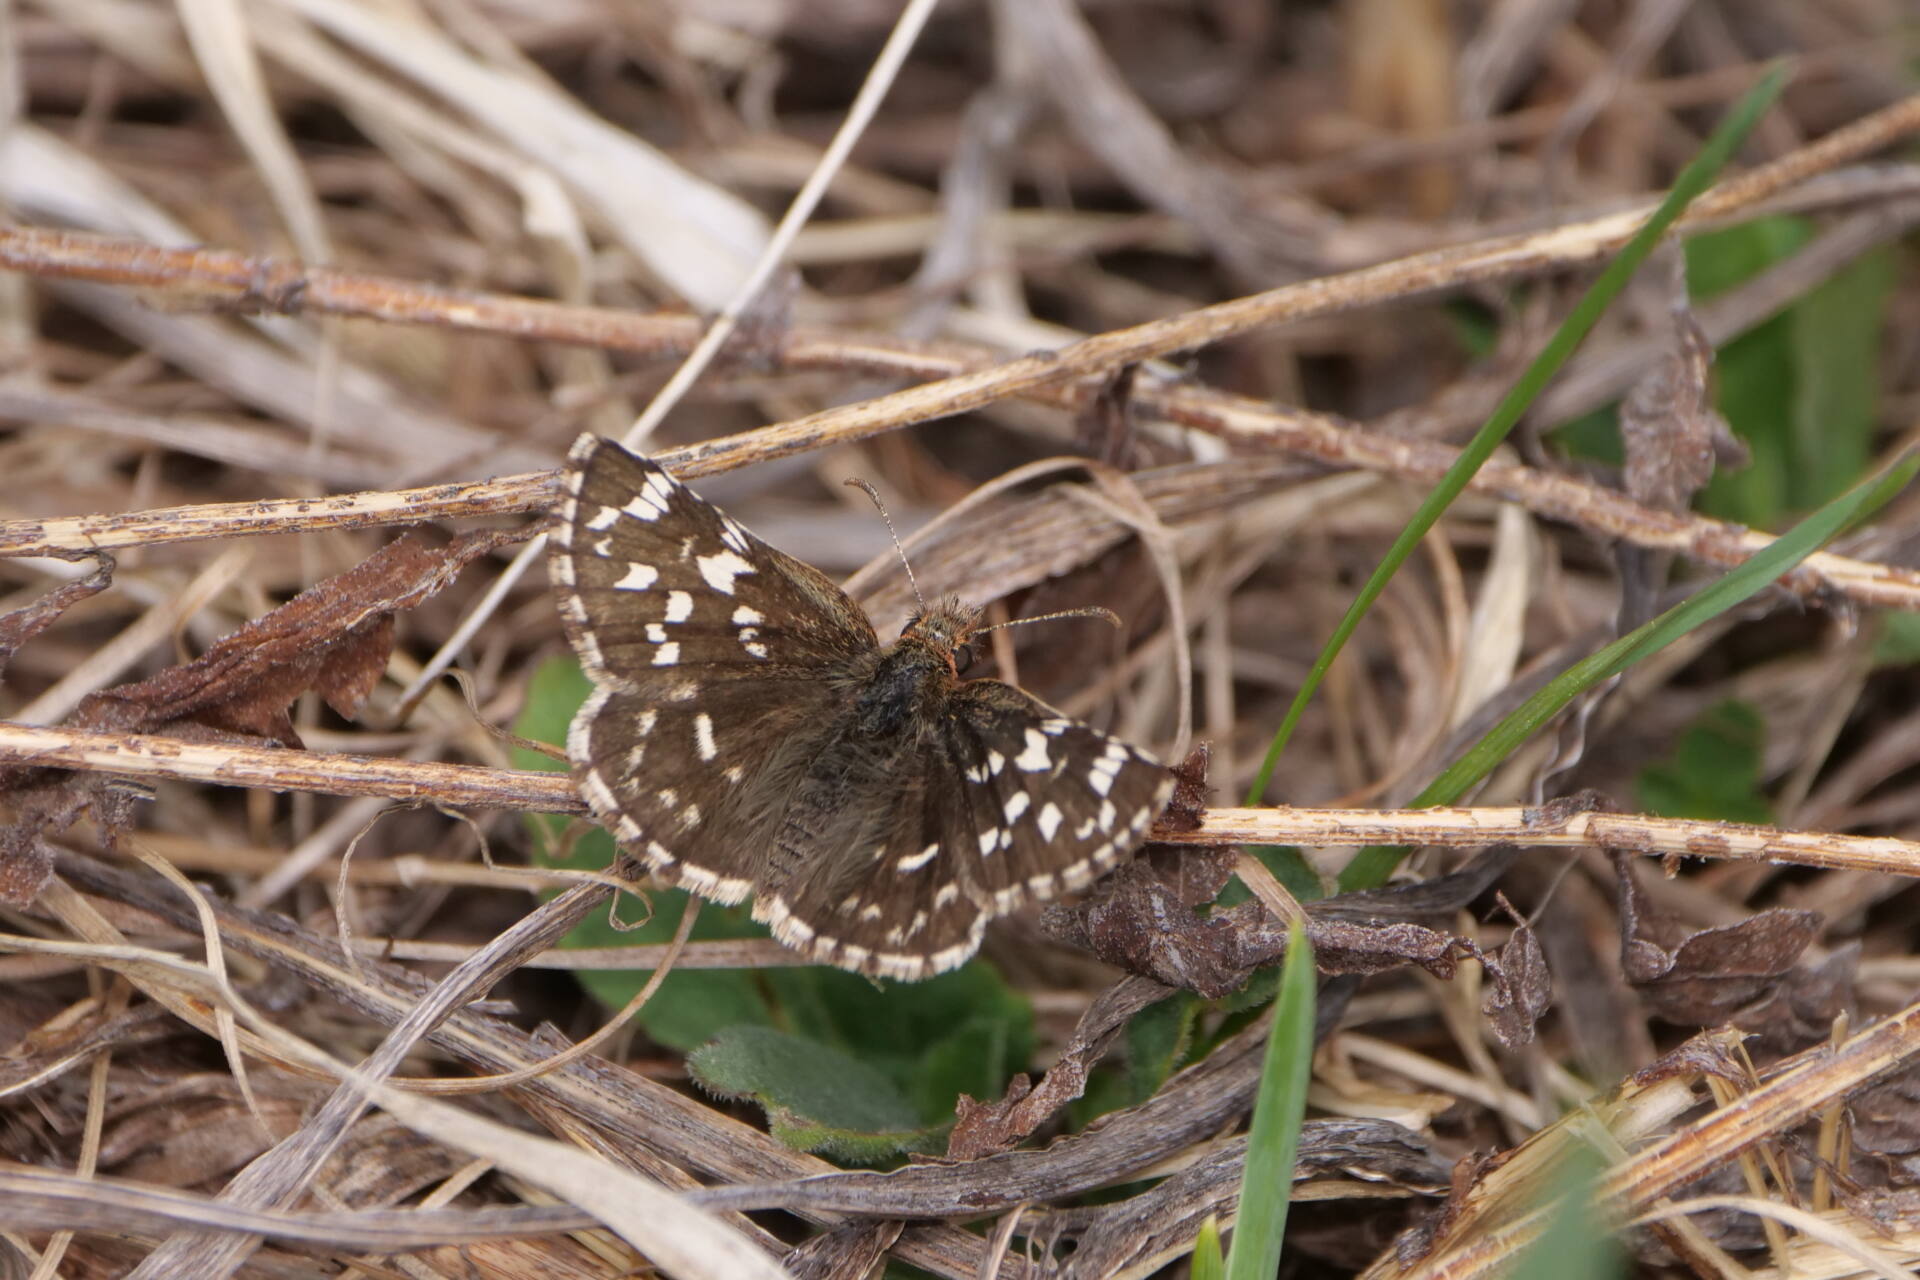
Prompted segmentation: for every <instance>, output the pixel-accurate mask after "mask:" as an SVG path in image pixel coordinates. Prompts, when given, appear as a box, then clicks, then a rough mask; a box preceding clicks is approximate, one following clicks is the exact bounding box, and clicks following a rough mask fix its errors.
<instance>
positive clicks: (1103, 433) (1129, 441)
mask: <svg viewBox="0 0 1920 1280" xmlns="http://www.w3.org/2000/svg"><path fill="white" fill-rule="evenodd" d="M1139 372H1140V366H1139V365H1137V364H1123V365H1121V366H1120V367H1119V368H1118V369H1115V370H1114V371H1113V372H1112V373H1110V374H1108V375H1107V377H1106V378H1105V380H1103V381H1102V382H1101V383H1100V386H1099V389H1098V390H1096V391H1095V392H1094V393H1093V398H1092V399H1090V400H1088V401H1087V403H1086V404H1085V405H1084V406H1082V408H1081V410H1080V412H1079V413H1078V414H1076V415H1075V416H1074V422H1073V434H1074V439H1075V441H1076V442H1077V443H1078V444H1080V445H1081V446H1082V447H1084V448H1085V449H1086V451H1087V452H1088V453H1090V454H1092V455H1093V456H1094V457H1095V458H1097V459H1099V460H1100V461H1101V462H1102V463H1104V464H1105V465H1107V466H1109V467H1113V468H1115V469H1116V470H1120V471H1131V470H1133V469H1135V468H1136V467H1141V466H1146V465H1150V463H1151V459H1150V458H1148V457H1146V456H1145V451H1144V450H1142V449H1141V447H1140V443H1141V442H1140V434H1139V430H1138V429H1137V428H1136V427H1135V426H1134V424H1133V412H1132V401H1133V380H1134V376H1135V375H1136V374H1138V373H1139ZM1204 763H1205V762H1204V761H1203V762H1202V766H1203V767H1204Z"/></svg>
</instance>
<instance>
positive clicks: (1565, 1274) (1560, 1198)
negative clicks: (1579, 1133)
mask: <svg viewBox="0 0 1920 1280" xmlns="http://www.w3.org/2000/svg"><path fill="white" fill-rule="evenodd" d="M1601 1173H1602V1168H1601V1164H1600V1161H1599V1159H1598V1157H1596V1156H1595V1155H1594V1153H1593V1150H1592V1149H1591V1148H1589V1147H1577V1148H1575V1149H1574V1150H1572V1151H1570V1152H1569V1153H1568V1160H1567V1164H1566V1167H1565V1168H1564V1169H1562V1170H1561V1171H1560V1173H1559V1175H1558V1176H1557V1177H1556V1178H1555V1182H1556V1183H1557V1186H1555V1187H1552V1188H1549V1189H1548V1198H1549V1199H1550V1200H1553V1201H1557V1204H1556V1206H1555V1208H1554V1211H1553V1216H1552V1217H1551V1218H1549V1219H1548V1221H1547V1227H1546V1230H1545V1231H1543V1232H1541V1234H1540V1237H1539V1239H1537V1240H1535V1241H1534V1242H1533V1243H1532V1244H1531V1245H1529V1246H1527V1248H1526V1249H1525V1250H1524V1251H1522V1253H1521V1254H1520V1257H1519V1260H1518V1261H1517V1262H1516V1263H1515V1264H1514V1268H1513V1271H1512V1273H1511V1274H1512V1280H1616V1278H1617V1277H1621V1276H1624V1275H1626V1274H1627V1267H1626V1257H1625V1254H1624V1253H1623V1251H1622V1250H1621V1248H1620V1245H1619V1242H1618V1241H1616V1240H1615V1239H1614V1238H1613V1235H1612V1233H1610V1232H1609V1231H1607V1229H1606V1227H1605V1225H1604V1224H1603V1223H1602V1222H1601V1220H1600V1217H1599V1215H1598V1214H1597V1213H1596V1212H1595V1211H1594V1203H1593V1189H1594V1186H1595V1185H1596V1184H1597V1183H1598V1182H1599V1180H1600V1174H1601Z"/></svg>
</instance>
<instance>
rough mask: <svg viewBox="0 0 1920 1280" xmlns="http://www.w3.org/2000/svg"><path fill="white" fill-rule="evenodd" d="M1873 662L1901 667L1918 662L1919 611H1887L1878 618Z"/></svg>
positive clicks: (1879, 665)
mask: <svg viewBox="0 0 1920 1280" xmlns="http://www.w3.org/2000/svg"><path fill="white" fill-rule="evenodd" d="M1879 621H1880V634H1879V635H1878V636H1877V637H1875V639H1874V644H1873V664H1874V665H1875V666H1877V667H1903V666H1908V665H1911V664H1913V663H1916V662H1920V613H1889V614H1886V615H1884V616H1883V617H1881V618H1880V620H1879Z"/></svg>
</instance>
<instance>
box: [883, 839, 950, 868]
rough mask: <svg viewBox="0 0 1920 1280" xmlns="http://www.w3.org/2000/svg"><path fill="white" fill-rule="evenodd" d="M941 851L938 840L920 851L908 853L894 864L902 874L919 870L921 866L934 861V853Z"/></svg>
mask: <svg viewBox="0 0 1920 1280" xmlns="http://www.w3.org/2000/svg"><path fill="white" fill-rule="evenodd" d="M939 852H940V845H939V844H938V843H937V842H936V843H934V844H930V845H928V846H927V847H926V848H924V849H922V850H921V851H920V852H918V853H913V854H908V855H907V856H906V857H904V858H902V859H900V860H899V861H898V862H896V863H894V864H893V865H894V867H895V869H897V870H898V871H899V872H900V874H902V875H905V874H906V873H907V872H909V871H918V870H919V869H920V868H922V867H924V866H926V865H927V864H928V863H929V862H932V861H933V858H934V855H935V854H937V853H939Z"/></svg>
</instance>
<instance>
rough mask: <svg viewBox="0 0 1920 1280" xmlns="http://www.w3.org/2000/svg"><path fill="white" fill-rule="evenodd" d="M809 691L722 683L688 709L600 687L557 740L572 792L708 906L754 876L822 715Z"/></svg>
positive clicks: (817, 696) (759, 874)
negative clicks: (573, 783)
mask: <svg viewBox="0 0 1920 1280" xmlns="http://www.w3.org/2000/svg"><path fill="white" fill-rule="evenodd" d="M825 695H826V690H825V688H824V687H823V686H822V685H820V684H819V683H818V682H816V681H806V680H791V681H777V682H769V683H764V684H763V683H761V682H757V681H740V680H735V681H723V682H720V683H717V684H714V685H712V686H710V687H708V688H707V689H706V690H705V691H704V692H703V694H702V696H701V697H699V698H698V699H693V700H689V701H686V702H662V701H658V700H657V699H656V698H655V697H654V694H653V692H651V691H641V692H636V691H632V690H627V689H622V688H620V687H618V686H617V685H601V686H599V687H598V688H596V689H595V690H594V692H593V694H592V695H591V696H590V697H589V698H588V699H587V702H586V704H585V705H583V706H582V707H581V708H580V712H579V714H578V715H576V716H575V717H574V720H573V726H572V728H571V730H570V731H569V733H568V735H567V755H568V756H569V757H570V758H571V759H572V761H573V766H574V776H575V777H576V778H577V779H578V781H579V786H580V794H581V795H582V797H584V798H585V800H586V801H587V806H588V808H590V809H591V810H592V811H593V814H594V816H595V817H596V818H597V819H599V821H600V823H601V824H602V825H603V826H605V827H606V828H607V829H608V830H609V831H611V832H613V834H614V835H615V837H616V838H618V839H619V841H620V843H621V844H622V845H624V846H626V847H627V848H629V849H631V850H632V851H633V852H635V853H636V854H639V855H641V856H642V857H644V858H645V859H646V861H647V864H648V865H649V867H651V868H652V870H653V871H654V873H655V874H656V875H657V876H658V877H659V878H660V879H662V880H665V881H667V882H668V883H671V884H678V885H685V886H686V887H687V888H689V889H692V890H694V891H695V892H696V893H699V894H700V895H701V896H703V897H707V898H711V899H713V900H714V901H716V902H723V903H735V902H739V901H740V900H741V899H742V898H745V897H746V896H747V894H748V893H749V892H751V891H752V890H753V888H754V886H755V885H757V884H759V883H760V882H761V881H762V880H763V878H764V876H765V868H766V861H767V852H768V850H769V849H770V848H771V846H772V829H773V827H774V826H775V825H776V824H777V823H778V821H779V819H780V799H781V798H782V797H783V796H784V795H785V794H786V793H787V792H788V791H790V790H791V789H792V778H793V776H794V774H795V772H796V771H797V770H798V769H799V768H800V767H801V766H802V764H803V763H804V756H803V753H801V752H799V751H797V750H796V749H795V747H794V744H795V743H796V742H797V741H799V738H798V736H797V735H798V731H799V729H800V728H801V726H802V725H803V724H806V723H809V722H817V721H818V720H819V719H820V718H821V716H822V715H824V714H826V711H827V708H826V707H825V706H824V705H823V704H824V701H825Z"/></svg>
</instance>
